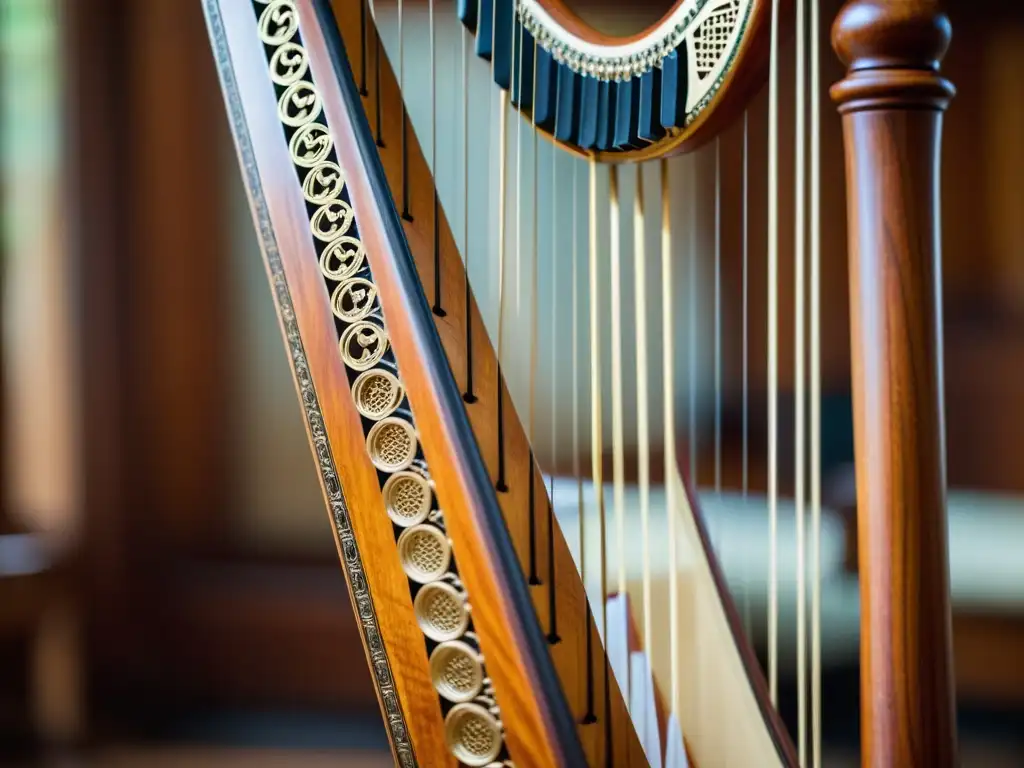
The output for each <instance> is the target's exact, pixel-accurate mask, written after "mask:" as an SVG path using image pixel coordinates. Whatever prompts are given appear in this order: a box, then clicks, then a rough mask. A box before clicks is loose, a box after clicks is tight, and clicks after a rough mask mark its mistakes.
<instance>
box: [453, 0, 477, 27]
mask: <svg viewBox="0 0 1024 768" xmlns="http://www.w3.org/2000/svg"><path fill="white" fill-rule="evenodd" d="M478 2H480V0H458V2H457V3H456V13H458V15H459V21H461V22H462V23H463V24H465V25H466V29H468V30H469V31H470V32H472V33H473V34H474V35H475V34H476V6H477V3H478Z"/></svg>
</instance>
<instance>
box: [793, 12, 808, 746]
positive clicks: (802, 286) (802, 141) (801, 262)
mask: <svg viewBox="0 0 1024 768" xmlns="http://www.w3.org/2000/svg"><path fill="white" fill-rule="evenodd" d="M805 12H806V5H805V0H797V4H796V87H795V99H794V101H795V105H794V108H795V114H794V133H795V136H796V146H795V147H794V162H795V168H794V191H793V197H794V201H793V214H794V223H793V230H794V243H793V250H794V254H793V261H794V264H793V301H794V312H793V315H794V318H793V332H794V338H793V362H794V366H793V367H794V370H793V380H794V381H793V397H794V406H795V407H794V411H795V412H794V424H793V435H794V441H793V447H794V456H793V461H794V468H795V469H794V474H795V478H794V489H793V500H794V502H795V510H794V514H795V515H796V686H797V693H796V708H797V756H798V759H799V762H800V765H806V764H807V563H806V551H805V544H806V539H807V536H806V531H805V529H804V524H805V522H806V520H805V510H804V501H805V496H804V493H805V490H806V478H805V476H804V475H805V467H804V457H805V444H804V438H805V436H806V425H805V423H804V421H805V413H804V408H805V404H806V390H805V384H806V382H805V376H806V371H805V362H806V357H805V356H806V350H805V348H804V342H805V338H804V332H805V323H806V320H805V318H804V313H805V307H804V294H805V291H806V287H807V286H806V277H807V275H806V264H805V262H806V237H805V235H806V216H805V209H804V206H805V204H806V198H807V188H806V184H805V178H806V154H807V137H806V118H807V115H806V108H805V96H806V94H805V92H804V91H805V87H806V67H807V50H806V37H807V34H806V18H805Z"/></svg>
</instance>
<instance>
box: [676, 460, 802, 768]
mask: <svg viewBox="0 0 1024 768" xmlns="http://www.w3.org/2000/svg"><path fill="white" fill-rule="evenodd" d="M676 456H677V458H676V468H677V470H678V472H679V478H680V480H682V483H683V488H684V489H685V491H686V497H687V499H688V500H689V502H690V509H691V510H692V511H693V522H694V526H695V527H696V529H697V535H698V536H699V537H700V545H701V549H702V550H703V551H704V559H705V560H706V561H707V564H708V570H709V571H710V572H711V578H712V579H713V580H714V582H715V590H716V591H717V592H718V601H719V602H720V603H721V605H722V610H723V611H724V612H725V620H726V622H727V623H728V624H729V632H730V633H731V634H732V640H733V643H734V644H735V645H736V650H737V651H738V652H739V655H740V661H741V662H742V664H743V670H744V672H745V673H746V676H747V682H748V683H749V684H750V688H751V690H752V691H753V693H754V698H755V699H756V701H757V707H758V709H759V710H760V711H761V717H762V718H763V720H764V725H765V728H766V729H767V730H768V735H769V736H770V738H771V740H772V743H773V744H774V745H775V750H776V753H777V754H778V756H779V761H780V762H781V763H782V764H783V765H785V766H788V767H789V768H798V766H799V761H798V760H797V755H796V749H795V747H794V746H793V740H792V739H791V738H790V736H789V731H788V730H787V729H786V725H785V723H783V722H782V717H781V716H780V715H779V713H778V710H776V709H775V707H774V706H772V701H771V695H770V693H769V691H768V681H767V680H765V677H764V670H762V669H761V663H760V662H759V661H758V660H757V654H755V653H754V649H753V648H752V647H751V645H750V642H749V641H748V640H747V636H746V633H745V632H744V631H743V620H742V619H741V618H740V613H739V611H738V610H737V609H736V603H734V602H733V599H732V595H731V594H730V593H729V587H728V585H727V584H726V581H725V575H724V574H723V573H722V566H721V565H720V564H719V562H718V558H717V557H716V556H715V550H714V547H713V546H712V545H711V538H710V537H709V536H708V530H707V525H706V522H705V520H704V510H703V509H702V508H701V504H700V496H699V495H698V494H697V492H696V486H695V485H694V483H693V481H692V479H691V478H690V475H689V467H688V466H687V465H688V463H689V458H688V455H687V452H686V450H684V449H683V447H682V446H680V450H679V451H677V453H676Z"/></svg>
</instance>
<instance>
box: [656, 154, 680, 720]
mask: <svg viewBox="0 0 1024 768" xmlns="http://www.w3.org/2000/svg"><path fill="white" fill-rule="evenodd" d="M659 174H660V181H661V291H662V294H661V295H662V301H661V318H662V326H661V331H662V336H663V338H664V340H665V341H664V344H663V345H662V356H663V368H664V373H663V374H662V375H663V379H664V380H663V383H662V395H663V398H664V404H663V410H664V430H665V439H664V442H665V469H664V471H665V512H666V518H667V524H668V566H669V567H668V577H669V582H668V584H669V587H668V595H669V597H668V603H669V703H670V712H679V711H680V704H681V702H682V689H681V685H680V674H679V673H680V665H679V650H680V638H679V584H678V581H677V579H678V571H679V552H678V542H677V541H676V536H677V532H676V512H675V509H676V505H675V483H674V482H672V479H671V478H673V477H674V474H673V473H675V472H677V471H678V470H677V469H676V466H675V434H676V430H675V391H674V380H675V371H674V368H673V366H674V364H675V363H674V354H673V348H674V346H675V342H674V338H675V333H674V328H673V321H672V219H671V215H672V212H671V206H670V203H669V183H668V162H667V161H666V160H661V161H660V163H659Z"/></svg>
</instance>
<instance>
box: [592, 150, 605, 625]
mask: <svg viewBox="0 0 1024 768" xmlns="http://www.w3.org/2000/svg"><path fill="white" fill-rule="evenodd" d="M589 166H590V212H589V216H588V218H589V223H590V243H589V246H590V398H591V402H590V431H591V435H590V471H591V475H592V477H593V482H594V496H595V500H596V502H597V514H598V532H599V538H600V547H601V592H600V598H601V633H602V636H603V637H604V638H605V639H606V641H607V637H608V611H607V602H606V599H607V597H608V553H607V552H608V551H607V540H606V539H607V532H606V530H605V528H606V526H605V518H604V515H605V509H604V466H603V463H604V462H603V455H602V454H603V445H602V443H603V441H602V437H603V429H604V426H603V423H602V416H603V414H602V413H601V411H602V407H601V406H602V402H601V324H600V317H599V309H600V307H599V299H600V292H599V287H600V279H599V276H598V267H599V265H598V254H597V251H598V240H597V162H596V160H595V159H594V158H593V157H591V158H590V160H589Z"/></svg>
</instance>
